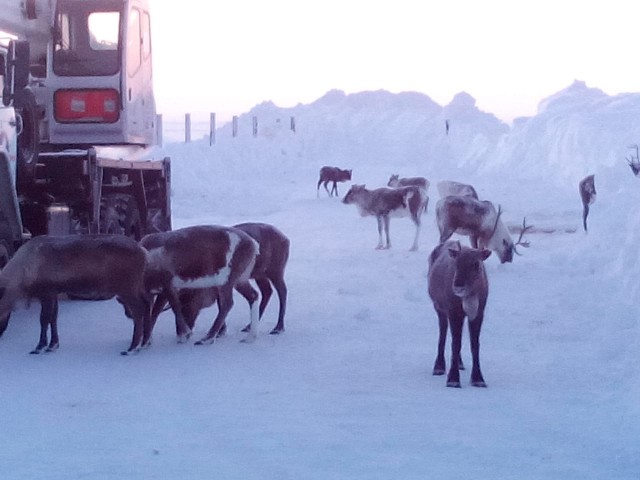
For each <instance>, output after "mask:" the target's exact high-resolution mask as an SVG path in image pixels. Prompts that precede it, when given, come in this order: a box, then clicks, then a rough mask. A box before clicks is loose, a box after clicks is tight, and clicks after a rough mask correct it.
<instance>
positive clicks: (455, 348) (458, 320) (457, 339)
mask: <svg viewBox="0 0 640 480" xmlns="http://www.w3.org/2000/svg"><path fill="white" fill-rule="evenodd" d="M463 323H464V312H462V311H453V312H451V311H450V312H449V327H451V367H449V375H448V376H447V387H455V388H460V350H461V348H462V324H463Z"/></svg>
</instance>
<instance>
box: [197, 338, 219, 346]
mask: <svg viewBox="0 0 640 480" xmlns="http://www.w3.org/2000/svg"><path fill="white" fill-rule="evenodd" d="M213 342H215V337H213V338H207V337H204V338H202V339H200V340H198V341H197V342H196V343H194V345H211V344H212V343H213Z"/></svg>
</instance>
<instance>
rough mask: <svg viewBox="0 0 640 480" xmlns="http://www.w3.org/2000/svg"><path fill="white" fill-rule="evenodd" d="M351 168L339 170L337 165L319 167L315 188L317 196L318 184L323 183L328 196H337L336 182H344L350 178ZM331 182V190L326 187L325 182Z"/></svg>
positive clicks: (318, 194) (318, 193) (318, 192)
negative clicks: (318, 176) (318, 177)
mask: <svg viewBox="0 0 640 480" xmlns="http://www.w3.org/2000/svg"><path fill="white" fill-rule="evenodd" d="M351 172H352V170H341V169H339V168H338V167H322V168H321V169H320V179H319V180H318V186H317V188H316V193H317V196H320V184H323V185H324V189H325V190H326V191H327V193H328V194H329V196H330V197H332V196H333V194H334V193H335V196H336V197H337V196H338V182H346V181H347V180H351ZM329 182H333V186H332V187H331V191H329V189H328V188H327V184H328V183H329Z"/></svg>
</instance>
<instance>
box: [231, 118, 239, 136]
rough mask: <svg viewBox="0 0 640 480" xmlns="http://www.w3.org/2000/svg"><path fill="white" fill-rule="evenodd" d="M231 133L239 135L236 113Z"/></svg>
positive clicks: (232, 121)
mask: <svg viewBox="0 0 640 480" xmlns="http://www.w3.org/2000/svg"><path fill="white" fill-rule="evenodd" d="M231 135H232V136H234V137H237V136H238V116H237V115H234V116H233V119H232V120H231Z"/></svg>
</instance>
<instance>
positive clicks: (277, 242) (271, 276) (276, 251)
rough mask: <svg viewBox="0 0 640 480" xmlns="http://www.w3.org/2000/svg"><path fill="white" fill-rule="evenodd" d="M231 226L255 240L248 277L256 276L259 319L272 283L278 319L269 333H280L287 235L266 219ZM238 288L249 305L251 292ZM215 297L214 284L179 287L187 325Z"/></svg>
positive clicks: (216, 296)
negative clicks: (252, 261) (256, 245)
mask: <svg viewBox="0 0 640 480" xmlns="http://www.w3.org/2000/svg"><path fill="white" fill-rule="evenodd" d="M234 228H237V229H239V230H242V231H243V232H245V233H247V234H248V235H250V236H251V237H252V238H253V239H254V240H255V241H256V242H258V245H259V250H260V252H259V254H258V256H257V257H256V262H255V265H254V267H253V270H252V272H251V279H253V280H255V282H256V284H257V285H258V288H259V290H260V293H261V300H260V308H259V312H258V319H261V318H262V315H263V313H264V311H265V309H266V307H267V304H268V303H269V299H270V298H271V294H272V293H273V289H272V287H271V285H272V284H273V287H274V288H275V290H276V292H277V294H278V299H279V302H280V308H279V311H278V323H277V324H276V326H275V327H274V328H273V330H271V332H270V333H271V334H273V335H275V334H279V333H282V332H284V315H285V311H286V306H287V284H286V283H285V281H284V269H285V267H286V265H287V261H288V259H289V243H290V242H289V239H288V238H287V237H286V236H285V235H284V234H283V233H282V232H281V231H280V230H278V229H277V228H276V227H274V226H272V225H268V224H266V223H242V224H239V225H235V226H234ZM238 291H239V292H240V293H241V294H242V295H243V296H245V298H246V300H247V301H248V302H249V306H251V303H252V302H253V301H254V300H255V299H254V298H253V296H251V295H250V296H249V297H247V296H246V295H245V294H246V290H243V289H241V290H238ZM161 295H163V294H161ZM161 298H164V297H160V295H159V296H158V300H156V305H157V307H156V308H155V309H154V312H153V315H152V319H153V321H154V322H155V319H156V318H157V316H158V315H159V313H160V311H161V310H160V309H161V307H162V308H163V307H164V303H162V300H161ZM217 299H218V289H217V287H212V288H201V289H189V290H183V291H181V292H180V293H179V303H180V308H181V310H182V315H183V316H184V320H185V322H186V324H187V326H188V327H189V328H191V329H193V327H194V325H195V321H196V318H197V316H198V314H199V313H200V311H201V310H202V309H203V308H206V307H209V306H210V305H212V304H213V303H215V302H216V300H217ZM165 303H166V301H165ZM176 318H177V317H176ZM249 328H250V325H247V326H246V327H245V328H244V329H243V331H247V330H248V329H249ZM180 330H181V328H180V326H179V325H176V332H178V333H180ZM224 330H226V326H223V327H222V328H221V331H220V332H219V333H220V334H221V333H223V332H224Z"/></svg>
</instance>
